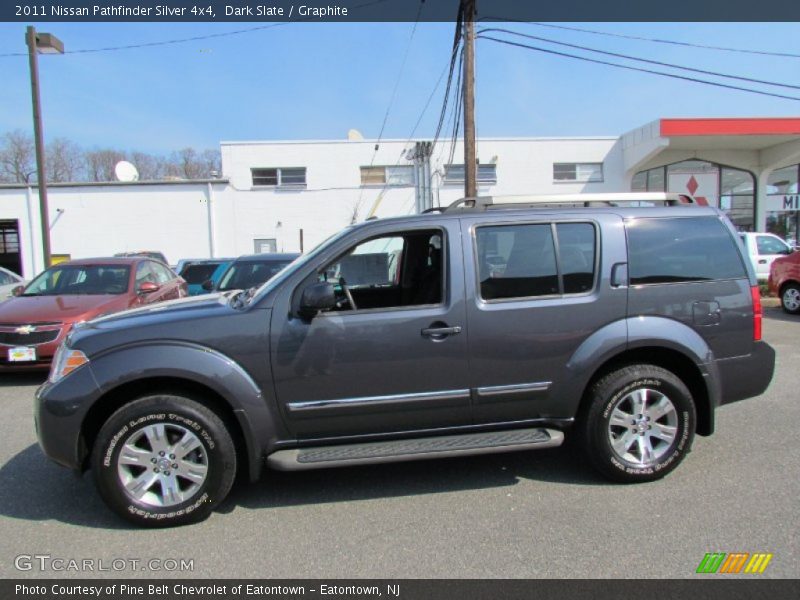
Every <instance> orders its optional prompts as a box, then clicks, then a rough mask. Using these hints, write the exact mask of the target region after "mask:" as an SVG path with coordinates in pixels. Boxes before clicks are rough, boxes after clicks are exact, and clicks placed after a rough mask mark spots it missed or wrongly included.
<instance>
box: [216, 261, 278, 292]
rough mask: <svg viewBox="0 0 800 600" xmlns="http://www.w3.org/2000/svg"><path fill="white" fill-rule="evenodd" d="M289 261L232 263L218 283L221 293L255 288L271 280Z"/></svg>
mask: <svg viewBox="0 0 800 600" xmlns="http://www.w3.org/2000/svg"><path fill="white" fill-rule="evenodd" d="M290 262H292V261H290V260H271V261H255V260H254V261H237V262H234V263H233V264H232V265H231V266H230V267H228V270H227V271H225V274H224V275H223V276H222V279H221V280H220V282H219V288H217V289H218V290H219V291H221V292H225V291H228V290H246V289H248V288H251V287H257V286H259V285H261V284H262V283H264V282H265V281H268V280H269V279H271V278H272V277H273V276H274V275H276V274H277V273H278V272H279V271H280V270H281V269H283V268H284V267H285V266H286V265H288V264H289V263H290Z"/></svg>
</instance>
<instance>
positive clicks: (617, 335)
mask: <svg viewBox="0 0 800 600" xmlns="http://www.w3.org/2000/svg"><path fill="white" fill-rule="evenodd" d="M636 348H663V349H666V350H672V351H674V352H678V353H680V354H682V355H683V356H685V357H686V358H688V359H689V360H690V361H691V362H692V363H693V364H694V365H695V366H696V367H697V369H698V370H699V372H700V374H701V375H702V379H703V382H704V383H705V386H706V390H707V392H708V398H709V404H710V406H709V409H710V418H711V419H712V422H713V411H714V408H715V407H717V406H719V404H720V396H721V387H720V383H719V371H718V369H717V366H716V362H715V361H714V353H713V352H712V350H711V348H710V347H709V346H708V344H707V343H706V342H705V340H704V339H703V338H702V337H701V336H700V334H698V333H697V332H696V331H695V330H694V329H692V328H691V327H689V326H688V325H686V324H684V323H681V322H680V321H676V320H674V319H669V318H666V317H658V316H637V317H628V318H625V319H621V320H619V321H614V322H612V323H608V324H607V325H605V326H604V327H602V328H600V329H598V330H597V331H595V332H594V333H593V334H592V335H590V336H589V337H588V338H586V339H585V340H584V341H583V343H582V344H581V345H580V346H579V347H578V348H577V350H575V352H574V353H573V354H572V356H571V357H570V359H569V361H568V362H567V366H566V381H567V383H566V384H565V387H564V393H563V397H568V398H576V401H575V405H574V407H573V414H574V413H575V412H577V408H578V404H579V403H580V400H581V398H582V397H583V392H584V390H585V389H586V386H587V385H588V384H589V382H590V380H591V378H592V377H593V376H594V374H595V373H596V372H597V370H598V369H600V368H601V367H602V366H603V365H604V364H605V363H607V362H608V361H609V360H611V359H613V358H614V357H615V356H618V355H620V354H622V353H623V352H626V351H630V350H635V349H636Z"/></svg>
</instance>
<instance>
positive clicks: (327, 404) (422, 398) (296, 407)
mask: <svg viewBox="0 0 800 600" xmlns="http://www.w3.org/2000/svg"><path fill="white" fill-rule="evenodd" d="M468 399H469V390H447V391H441V392H420V393H418V394H395V395H392V396H361V397H356V398H338V399H334V400H311V401H307V402H289V403H288V404H287V405H286V407H287V408H288V409H289V412H293V413H299V412H306V411H315V410H320V409H325V408H344V407H356V406H370V405H381V404H385V403H406V402H430V401H435V400H468Z"/></svg>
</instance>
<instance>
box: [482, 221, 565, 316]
mask: <svg viewBox="0 0 800 600" xmlns="http://www.w3.org/2000/svg"><path fill="white" fill-rule="evenodd" d="M476 241H477V244H478V277H479V280H480V289H481V298H483V299H484V300H501V299H505V298H528V297H534V296H552V295H554V294H558V293H559V287H558V271H557V269H556V254H555V243H554V241H553V231H552V227H551V226H550V224H549V223H538V224H531V225H499V226H490V227H479V228H478V229H477V232H476Z"/></svg>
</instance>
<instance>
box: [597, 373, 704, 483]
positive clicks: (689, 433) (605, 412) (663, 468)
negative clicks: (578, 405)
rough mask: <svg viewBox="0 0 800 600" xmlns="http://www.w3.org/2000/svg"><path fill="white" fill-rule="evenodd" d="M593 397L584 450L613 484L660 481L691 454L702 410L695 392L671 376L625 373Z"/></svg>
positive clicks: (603, 382)
mask: <svg viewBox="0 0 800 600" xmlns="http://www.w3.org/2000/svg"><path fill="white" fill-rule="evenodd" d="M589 394H590V397H589V402H590V404H589V408H588V411H587V412H586V413H585V417H584V420H583V422H582V423H581V436H582V440H583V446H584V448H585V450H586V452H587V456H588V458H589V460H590V462H591V463H592V465H594V467H595V468H597V470H599V471H600V472H601V473H602V474H603V475H605V476H606V477H608V478H609V479H612V480H614V481H620V482H626V483H636V482H644V481H653V480H655V479H660V478H661V477H664V476H665V475H666V474H667V473H669V472H670V471H672V470H673V469H675V468H676V467H677V466H678V465H679V464H680V462H681V461H682V460H683V459H684V457H685V456H686V454H688V453H689V451H690V449H691V446H692V441H693V440H694V433H695V427H696V422H697V417H696V409H695V405H694V401H693V399H692V395H691V393H690V392H689V389H688V388H687V387H686V385H685V384H684V383H683V381H681V379H680V378H678V377H677V376H676V375H675V374H673V373H671V372H670V371H667V370H666V369H663V368H661V367H657V366H655V365H647V364H641V365H631V366H627V367H623V368H620V369H618V370H616V371H614V372H612V373H609V374H608V375H606V376H605V377H603V378H602V379H600V380H599V381H597V383H595V384H594V385H593V386H592V388H591V390H590V391H589Z"/></svg>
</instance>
